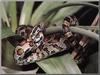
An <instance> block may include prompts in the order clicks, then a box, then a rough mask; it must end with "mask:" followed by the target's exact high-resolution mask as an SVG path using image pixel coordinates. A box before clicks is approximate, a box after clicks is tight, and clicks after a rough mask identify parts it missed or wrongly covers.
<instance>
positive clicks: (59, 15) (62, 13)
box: [51, 6, 82, 23]
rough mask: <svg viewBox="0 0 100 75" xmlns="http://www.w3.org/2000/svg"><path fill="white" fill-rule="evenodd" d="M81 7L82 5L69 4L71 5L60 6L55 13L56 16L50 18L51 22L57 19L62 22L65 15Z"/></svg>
mask: <svg viewBox="0 0 100 75" xmlns="http://www.w3.org/2000/svg"><path fill="white" fill-rule="evenodd" d="M81 8H82V6H71V7H65V8H62V9H60V10H59V12H58V13H57V14H56V16H55V17H54V18H53V19H52V20H51V23H57V22H58V21H61V22H63V19H64V18H65V17H66V16H69V15H72V14H74V13H75V12H77V11H78V10H79V9H81Z"/></svg>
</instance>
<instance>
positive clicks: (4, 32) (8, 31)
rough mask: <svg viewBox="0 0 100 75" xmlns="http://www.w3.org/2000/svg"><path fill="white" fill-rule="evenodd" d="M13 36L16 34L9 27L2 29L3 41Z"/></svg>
mask: <svg viewBox="0 0 100 75" xmlns="http://www.w3.org/2000/svg"><path fill="white" fill-rule="evenodd" d="M12 35H15V34H14V33H13V32H12V30H11V28H9V27H3V28H2V31H1V38H2V39H4V38H7V37H9V36H12Z"/></svg>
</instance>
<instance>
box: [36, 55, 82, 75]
mask: <svg viewBox="0 0 100 75" xmlns="http://www.w3.org/2000/svg"><path fill="white" fill-rule="evenodd" d="M37 64H38V65H39V66H40V67H41V68H42V69H43V70H44V71H45V72H46V73H47V74H81V71H80V70H79V68H78V66H77V65H76V63H75V61H74V60H73V59H72V57H71V55H70V54H66V55H64V56H60V57H54V58H48V59H45V60H42V61H40V62H37Z"/></svg>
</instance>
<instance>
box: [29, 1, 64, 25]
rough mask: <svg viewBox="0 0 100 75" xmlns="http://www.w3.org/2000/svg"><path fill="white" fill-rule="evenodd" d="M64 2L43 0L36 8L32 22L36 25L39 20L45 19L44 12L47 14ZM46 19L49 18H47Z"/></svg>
mask: <svg viewBox="0 0 100 75" xmlns="http://www.w3.org/2000/svg"><path fill="white" fill-rule="evenodd" d="M55 3H56V4H55ZM62 4H63V2H57V1H53V2H50V1H45V2H43V3H42V4H41V5H40V6H39V7H38V8H37V9H36V11H35V12H34V13H33V15H32V19H31V24H32V25H33V26H34V25H36V24H38V23H39V22H41V21H43V20H44V14H46V13H47V12H48V11H50V10H51V9H53V8H55V7H58V6H60V5H62ZM45 19H47V18H45Z"/></svg>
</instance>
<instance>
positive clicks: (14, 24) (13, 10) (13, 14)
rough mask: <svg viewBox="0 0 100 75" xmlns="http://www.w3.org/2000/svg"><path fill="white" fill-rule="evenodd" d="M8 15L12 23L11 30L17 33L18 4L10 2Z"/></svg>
mask: <svg viewBox="0 0 100 75" xmlns="http://www.w3.org/2000/svg"><path fill="white" fill-rule="evenodd" d="M8 9H9V10H7V11H8V14H9V19H10V22H11V29H12V31H13V32H15V30H16V28H17V11H16V2H15V1H13V2H8Z"/></svg>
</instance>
